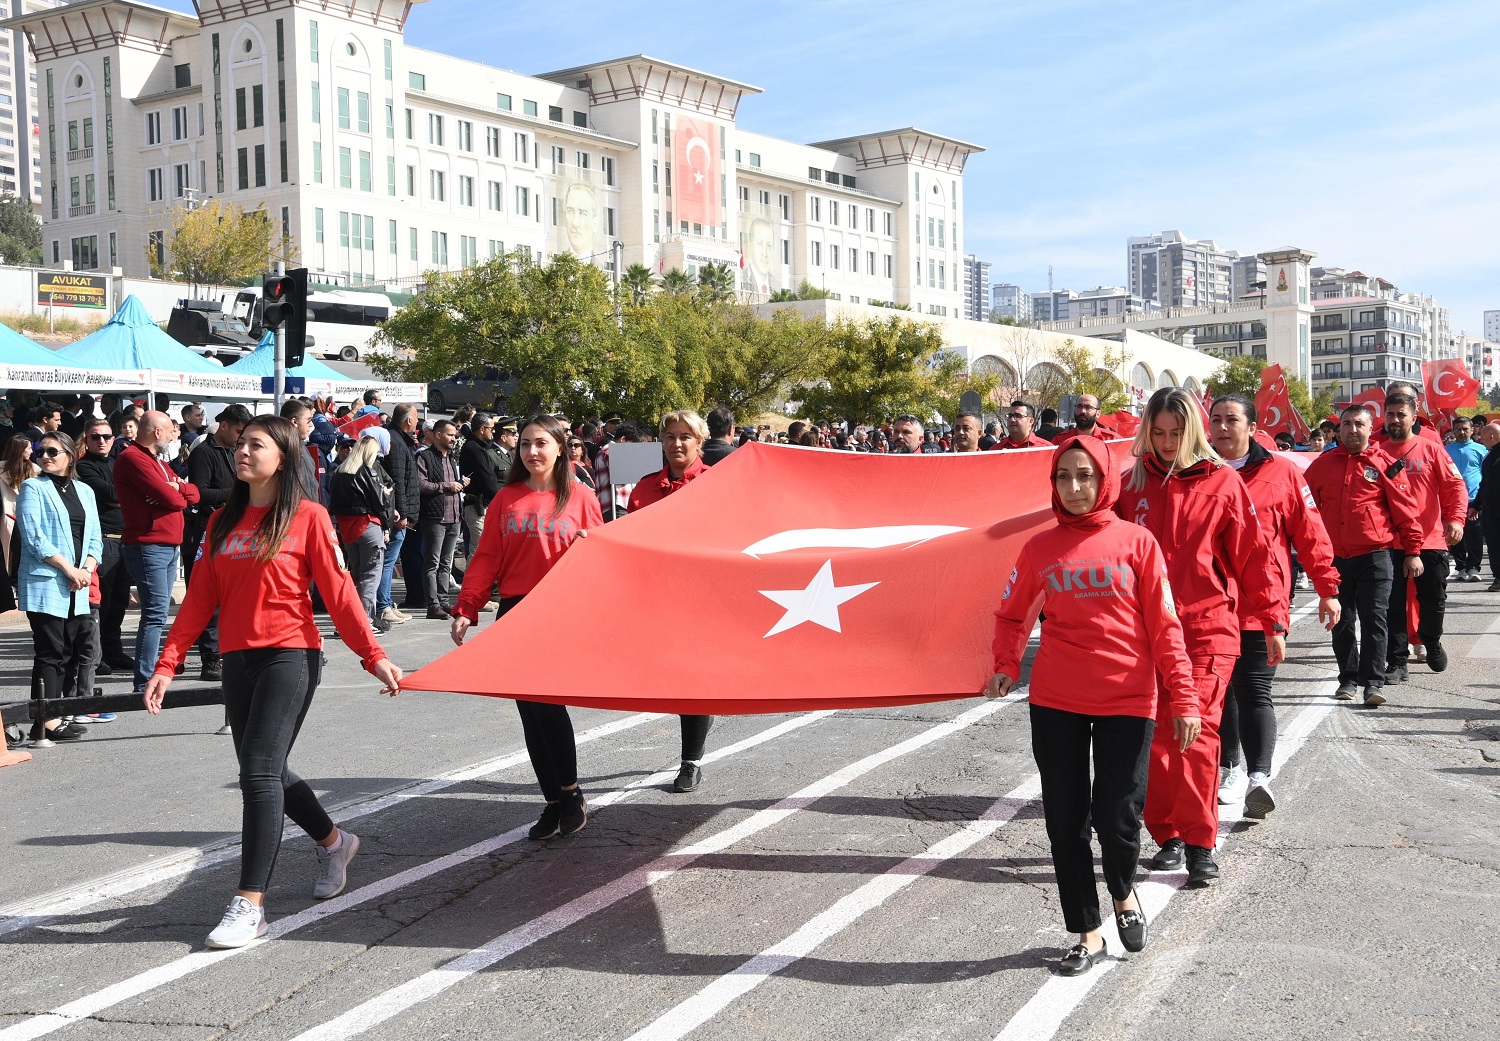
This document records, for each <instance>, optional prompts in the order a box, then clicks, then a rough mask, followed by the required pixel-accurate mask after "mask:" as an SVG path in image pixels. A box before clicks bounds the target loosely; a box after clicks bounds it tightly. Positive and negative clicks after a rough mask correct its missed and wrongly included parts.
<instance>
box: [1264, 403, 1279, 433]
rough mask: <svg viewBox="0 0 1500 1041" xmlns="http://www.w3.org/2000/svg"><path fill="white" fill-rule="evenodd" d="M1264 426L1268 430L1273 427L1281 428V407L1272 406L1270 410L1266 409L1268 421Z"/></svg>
mask: <svg viewBox="0 0 1500 1041" xmlns="http://www.w3.org/2000/svg"><path fill="white" fill-rule="evenodd" d="M1264 426H1265V427H1266V429H1267V430H1269V429H1270V428H1271V427H1279V426H1281V406H1280V405H1272V406H1271V407H1270V408H1268V409H1266V421H1265V423H1264Z"/></svg>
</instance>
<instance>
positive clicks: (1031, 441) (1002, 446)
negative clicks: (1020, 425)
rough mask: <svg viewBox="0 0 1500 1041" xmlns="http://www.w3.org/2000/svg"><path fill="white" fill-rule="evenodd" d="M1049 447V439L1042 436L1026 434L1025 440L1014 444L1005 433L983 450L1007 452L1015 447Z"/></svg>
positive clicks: (1050, 443)
mask: <svg viewBox="0 0 1500 1041" xmlns="http://www.w3.org/2000/svg"><path fill="white" fill-rule="evenodd" d="M1051 447H1053V446H1052V442H1051V441H1048V440H1047V439H1046V438H1043V437H1037V436H1036V435H1035V434H1030V435H1028V436H1027V438H1026V440H1025V441H1022V442H1021V443H1020V444H1016V443H1015V442H1014V441H1012V440H1011V439H1010V437H1009V435H1007V436H1005V437H1002V438H1001V439H1000V440H999V441H996V442H995V443H994V444H992V445H990V447H988V448H986V449H985V451H986V452H1009V451H1011V450H1013V449H1017V448H1051Z"/></svg>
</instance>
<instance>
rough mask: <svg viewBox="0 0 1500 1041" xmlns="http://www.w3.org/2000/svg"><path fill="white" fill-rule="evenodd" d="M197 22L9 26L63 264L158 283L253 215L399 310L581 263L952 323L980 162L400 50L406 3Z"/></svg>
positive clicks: (219, 7) (649, 71) (602, 84)
mask: <svg viewBox="0 0 1500 1041" xmlns="http://www.w3.org/2000/svg"><path fill="white" fill-rule="evenodd" d="M415 2H418V3H419V2H420V0H415ZM197 8H198V11H199V16H198V17H197V18H195V17H192V16H189V15H183V14H179V13H177V12H173V11H167V10H163V9H160V8H156V7H153V6H150V5H147V4H142V3H136V2H133V0H81V2H77V3H73V4H71V5H69V6H68V7H66V8H61V9H57V10H54V11H49V12H44V13H39V14H32V15H26V16H22V17H19V18H12V19H10V20H9V21H8V22H7V23H5V24H6V25H8V26H9V27H11V28H13V29H17V30H22V31H24V32H26V33H27V34H28V35H29V37H30V38H31V39H32V41H33V43H34V46H35V49H36V52H37V56H38V63H39V70H40V78H41V82H42V102H41V103H42V122H41V127H40V138H41V142H42V153H43V183H44V191H43V202H42V217H43V221H44V228H43V237H44V245H43V249H44V256H45V259H46V260H47V261H48V262H63V261H69V260H71V261H72V263H73V266H74V267H75V268H76V269H80V270H92V269H100V268H103V269H108V268H113V267H119V268H122V269H124V271H125V272H126V273H127V274H140V273H144V272H145V271H146V270H147V267H148V261H147V257H148V251H149V252H150V253H152V254H155V255H156V256H158V257H160V258H162V259H165V260H170V258H169V257H168V256H167V249H168V247H167V236H166V228H167V226H168V221H167V216H168V213H169V211H171V210H172V209H173V208H175V207H180V206H183V205H187V204H189V203H195V202H198V201H201V200H206V199H224V200H228V201H232V202H235V203H238V204H240V205H243V206H245V207H246V208H248V209H259V210H262V211H263V212H264V213H265V214H266V215H267V218H268V219H269V220H271V221H273V222H275V225H276V226H277V228H278V229H279V230H281V231H282V232H283V233H284V234H285V235H287V236H288V237H289V238H290V239H291V240H292V241H293V242H294V243H295V244H296V247H297V250H298V253H299V256H298V258H297V260H298V262H299V263H300V264H302V265H304V266H306V267H308V268H309V269H310V270H311V271H312V273H313V278H314V280H317V281H332V282H337V283H347V284H351V285H385V286H389V287H392V288H395V287H399V286H402V285H412V284H416V283H418V282H420V281H421V280H422V279H423V278H424V277H425V274H426V272H429V271H432V270H438V271H451V270H457V269H461V268H463V267H467V266H470V265H472V264H475V263H478V262H480V261H483V260H485V259H487V258H489V257H491V256H495V255H499V254H502V253H507V252H517V251H519V252H522V253H527V254H529V255H531V256H532V257H537V258H545V257H548V256H551V255H554V254H557V253H562V252H570V253H573V254H574V255H576V256H579V257H580V258H583V259H585V260H586V261H588V262H590V263H594V264H596V265H598V266H600V267H602V268H605V269H606V270H610V269H612V268H613V267H614V266H615V264H616V263H617V262H618V263H619V264H621V265H622V266H625V267H628V266H629V265H632V264H643V265H646V266H647V267H648V268H649V269H650V270H651V271H652V272H653V273H657V274H660V273H664V272H665V271H668V270H671V269H673V268H677V269H681V270H683V271H684V272H686V273H688V274H690V275H692V274H696V273H697V271H698V270H699V269H700V268H701V267H702V266H703V265H705V264H708V263H710V262H712V263H719V264H725V265H728V266H729V267H730V268H731V269H732V270H733V271H735V272H736V280H737V282H738V289H739V292H740V295H741V297H742V298H743V299H748V300H767V299H769V298H770V297H771V296H773V295H775V294H776V293H777V292H778V291H780V290H793V291H795V290H796V289H797V288H798V287H799V286H800V285H801V284H802V283H804V282H807V283H810V284H811V285H813V286H814V287H816V288H818V289H822V290H826V291H827V292H828V293H830V294H832V295H833V296H834V297H835V298H837V299H840V300H848V301H849V302H851V303H868V302H869V301H871V300H875V301H892V302H897V303H902V304H906V305H909V306H910V307H911V308H912V310H913V311H917V312H921V313H925V314H933V315H939V316H948V315H955V316H956V315H959V314H960V313H961V312H962V307H963V286H962V285H961V284H960V282H961V277H962V270H963V255H964V254H963V214H964V210H965V208H966V200H965V198H964V189H963V168H964V164H965V162H966V161H967V159H968V157H969V155H971V154H973V153H975V152H977V151H982V149H980V148H979V147H978V146H976V145H971V144H968V143H966V142H962V141H957V140H955V139H952V138H947V137H943V136H941V135H937V134H931V133H927V132H925V131H922V130H918V129H916V128H905V129H901V130H893V131H888V132H883V133H875V134H869V135H864V136H857V137H849V138H843V139H840V140H837V141H828V142H822V143H819V144H812V145H807V144H798V143H794V142H790V141H783V140H779V139H776V138H771V137H767V136H764V135H759V134H754V133H751V132H748V131H744V130H740V129H739V128H738V127H737V126H736V122H735V120H736V116H737V113H738V108H739V104H740V102H741V101H742V100H744V99H745V98H747V97H750V96H753V95H755V94H758V93H760V91H759V89H758V88H756V87H753V86H750V85H748V84H744V83H740V82H737V81H734V80H730V79H726V78H724V77H720V76H715V75H711V74H708V73H704V72H700V71H697V70H694V69H690V68H687V67H684V66H680V65H675V64H672V63H669V62H663V61H660V60H657V59H653V58H648V57H645V56H639V55H638V56H634V57H629V58H621V59H618V60H614V61H608V62H601V63H596V64H592V65H585V66H580V67H577V68H573V69H566V70H561V71H558V72H553V73H547V74H544V75H541V76H528V75H522V74H520V73H515V72H509V71H506V70H503V69H498V68H494V67H491V66H488V65H483V64H480V63H477V62H472V61H465V60H463V59H459V58H455V57H452V56H450V55H445V54H439V53H435V52H432V51H425V50H420V49H418V48H414V47H409V46H407V45H406V44H405V42H404V36H403V33H404V28H405V19H406V17H407V15H408V13H410V12H412V11H413V10H415V12H416V13H415V16H416V17H420V11H421V9H420V7H415V8H414V6H413V4H398V5H392V4H390V3H389V2H384V0H348V2H346V3H343V4H340V5H338V6H337V7H334V6H332V5H328V4H326V3H324V2H320V0H202V2H199V3H198V4H197ZM85 126H87V127H88V128H89V130H90V132H91V133H92V134H93V138H94V140H95V145H94V147H92V148H85V147H83V141H84V139H85V136H86V135H85ZM75 137H76V138H77V140H78V143H79V147H77V148H74V147H70V146H71V145H72V144H73V142H74V138H75Z"/></svg>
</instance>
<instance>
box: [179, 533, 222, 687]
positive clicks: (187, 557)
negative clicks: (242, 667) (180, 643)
mask: <svg viewBox="0 0 1500 1041" xmlns="http://www.w3.org/2000/svg"><path fill="white" fill-rule="evenodd" d="M206 533H207V529H206V528H200V527H193V526H192V525H191V524H190V525H189V527H188V530H187V534H186V536H185V537H184V538H183V540H182V581H183V584H184V585H186V584H187V583H189V582H191V581H192V580H193V564H194V562H195V560H196V558H197V556H198V548H199V547H200V546H202V545H203V536H204V535H205V534H206ZM197 646H198V657H199V658H200V659H202V661H203V663H204V664H205V665H206V664H207V663H209V662H211V661H218V660H219V612H218V611H214V616H213V617H212V618H210V619H209V620H208V624H207V625H205V626H204V627H203V631H202V632H201V633H199V634H198V644H197Z"/></svg>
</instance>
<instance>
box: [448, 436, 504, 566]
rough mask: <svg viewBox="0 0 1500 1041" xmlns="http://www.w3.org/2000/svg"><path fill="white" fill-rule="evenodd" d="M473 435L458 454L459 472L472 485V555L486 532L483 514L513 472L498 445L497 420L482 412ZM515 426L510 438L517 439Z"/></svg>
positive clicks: (467, 511)
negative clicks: (496, 438)
mask: <svg viewBox="0 0 1500 1041" xmlns="http://www.w3.org/2000/svg"><path fill="white" fill-rule="evenodd" d="M469 428H470V433H471V434H472V436H471V437H469V438H468V439H467V440H465V441H464V444H463V447H462V448H460V449H459V451H458V469H459V472H460V473H464V474H468V476H469V477H470V479H471V480H470V483H469V487H468V490H467V491H466V492H465V494H464V527H465V529H466V530H467V531H468V533H469V541H468V545H469V552H470V554H471V555H472V553H473V551H474V550H475V549H476V548H478V546H479V536H480V535H481V534H483V532H484V513H485V510H487V509H489V505H490V500H491V499H493V498H494V497H495V493H496V492H498V491H499V490H500V486H501V485H503V484H504V483H505V475H506V473H507V472H508V471H509V470H510V459H511V456H510V453H509V452H507V451H506V450H505V449H503V448H501V447H500V446H499V445H497V444H496V443H495V420H494V419H493V418H492V417H490V416H488V415H486V414H485V413H483V412H480V413H478V414H476V415H475V416H474V420H473V422H472V423H471V424H470V425H469ZM515 429H516V428H515V426H514V425H512V426H511V427H510V432H511V433H510V436H511V437H514V436H515Z"/></svg>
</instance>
